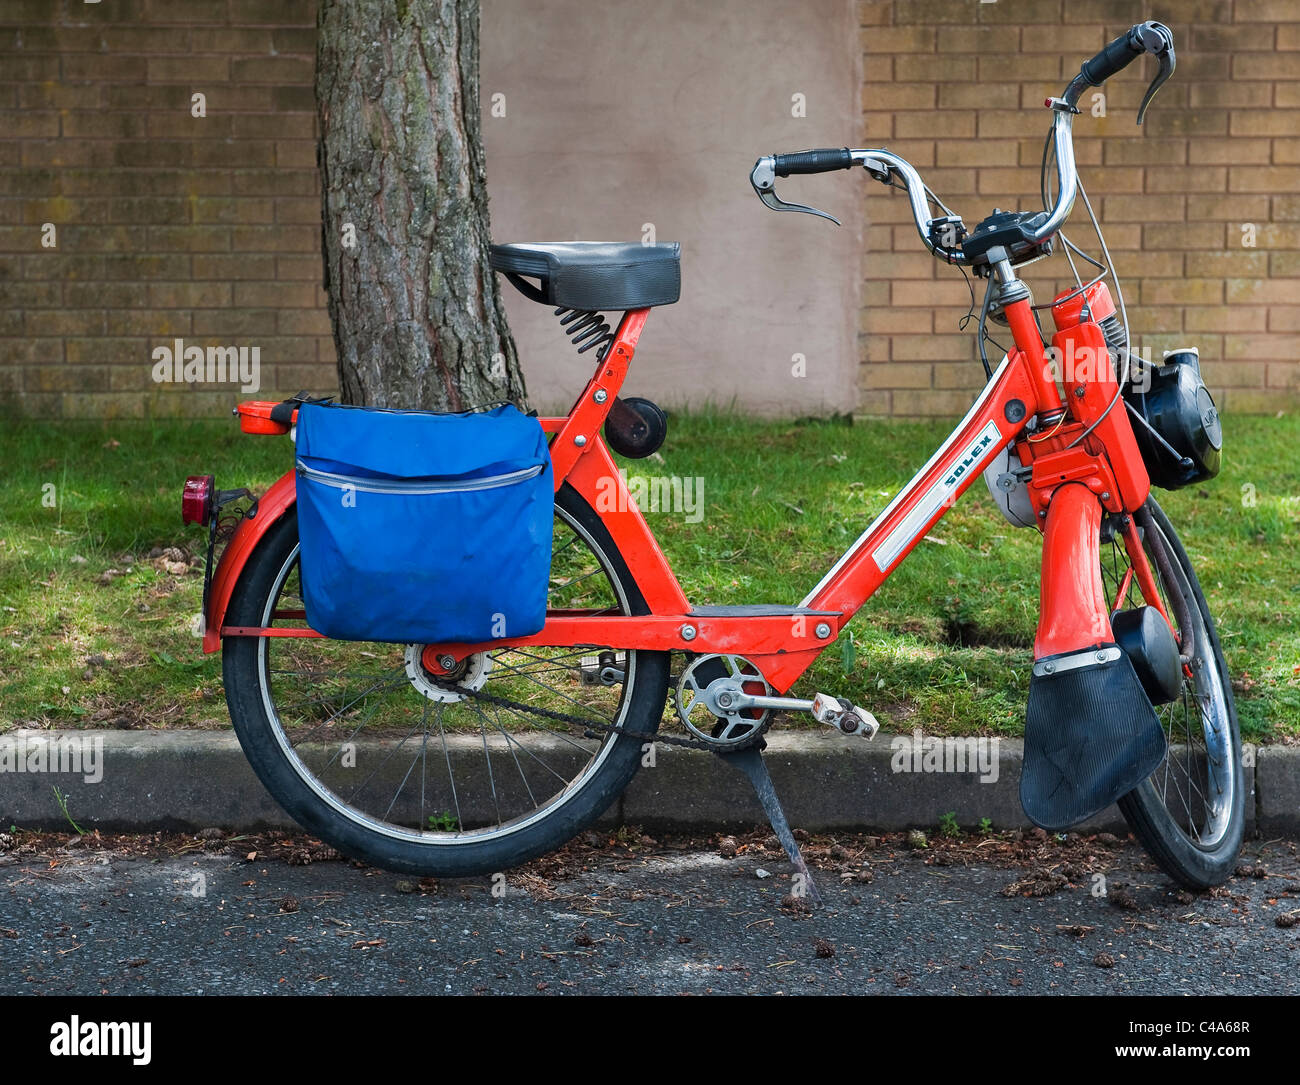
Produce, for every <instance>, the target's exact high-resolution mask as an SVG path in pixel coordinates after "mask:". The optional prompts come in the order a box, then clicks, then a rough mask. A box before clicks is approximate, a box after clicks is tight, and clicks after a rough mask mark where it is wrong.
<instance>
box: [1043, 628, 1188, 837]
mask: <svg viewBox="0 0 1300 1085" xmlns="http://www.w3.org/2000/svg"><path fill="white" fill-rule="evenodd" d="M1099 655H1101V656H1103V657H1104V662H1103V661H1100V660H1099V659H1098V656H1099ZM1165 748H1166V743H1165V732H1164V729H1163V728H1162V727H1161V726H1160V721H1159V720H1158V719H1156V714H1155V710H1154V709H1153V708H1152V707H1151V702H1150V701H1149V700H1147V696H1146V693H1145V692H1143V689H1142V683H1141V682H1139V681H1138V676H1137V673H1136V672H1135V671H1134V670H1133V664H1132V663H1131V662H1130V661H1129V658H1128V656H1126V655H1125V654H1124V653H1123V652H1122V651H1120V650H1119V649H1118V648H1116V647H1115V646H1114V645H1102V646H1100V647H1098V648H1094V649H1090V650H1089V651H1087V652H1086V653H1073V654H1071V655H1068V656H1061V657H1056V658H1054V659H1051V658H1049V659H1044V660H1039V661H1038V662H1036V663H1035V664H1034V671H1033V677H1032V678H1031V679H1030V681H1029V706H1028V708H1027V709H1026V711H1025V763H1024V767H1023V770H1022V771H1021V774H1020V805H1021V806H1022V807H1024V811H1025V814H1026V816H1027V817H1028V818H1029V820H1030V821H1032V822H1033V823H1034V824H1035V825H1037V826H1038V827H1039V828H1042V829H1046V830H1048V831H1049V832H1058V831H1060V830H1062V829H1066V828H1069V827H1070V826H1071V825H1077V824H1078V823H1079V822H1080V821H1083V820H1084V819H1086V818H1089V817H1091V816H1092V815H1093V814H1096V813H1098V812H1100V811H1102V810H1104V809H1105V808H1106V807H1107V806H1109V805H1110V804H1111V803H1113V802H1114V801H1115V800H1116V799H1118V798H1119V797H1120V796H1121V795H1125V794H1127V793H1128V792H1130V791H1132V790H1133V789H1134V788H1135V787H1137V786H1138V784H1140V783H1141V782H1142V781H1143V780H1145V779H1146V778H1147V777H1148V776H1150V775H1151V773H1152V772H1154V771H1155V769H1156V766H1158V765H1159V764H1160V762H1161V761H1162V760H1163V759H1164V756H1165Z"/></svg>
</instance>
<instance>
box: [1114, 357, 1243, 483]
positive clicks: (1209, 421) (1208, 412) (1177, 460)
mask: <svg viewBox="0 0 1300 1085" xmlns="http://www.w3.org/2000/svg"><path fill="white" fill-rule="evenodd" d="M1142 378H1147V384H1148V387H1146V388H1145V389H1144V388H1143V387H1142V385H1141V384H1140V383H1138V384H1133V385H1130V386H1128V387H1126V388H1125V390H1124V398H1125V399H1126V400H1127V401H1128V403H1129V405H1130V406H1131V407H1132V408H1133V409H1134V411H1136V412H1137V414H1138V415H1139V416H1140V420H1135V421H1134V424H1133V436H1134V437H1136V438H1137V443H1138V448H1139V449H1140V450H1141V452H1142V460H1143V462H1144V463H1145V464H1146V467H1147V473H1148V474H1149V475H1150V476H1151V482H1152V484H1153V485H1155V486H1159V487H1161V488H1162V489H1165V490H1178V489H1181V488H1182V487H1183V486H1188V485H1191V484H1192V483H1193V482H1204V481H1205V480H1206V479H1211V478H1213V477H1214V476H1215V475H1217V474H1218V473H1219V459H1220V454H1221V450H1222V448H1223V427H1222V425H1221V423H1220V421H1219V412H1218V409H1217V408H1216V407H1215V406H1214V398H1213V397H1212V396H1211V395H1210V390H1209V389H1208V388H1206V387H1205V381H1204V380H1202V379H1201V360H1200V357H1199V356H1198V355H1197V353H1196V351H1195V350H1194V349H1191V350H1178V351H1174V352H1172V353H1171V354H1169V355H1168V356H1167V357H1166V358H1165V360H1164V362H1163V364H1161V365H1159V366H1155V367H1154V368H1152V369H1149V370H1146V371H1144V372H1141V373H1139V375H1138V379H1139V380H1141V379H1142ZM1143 421H1145V422H1146V425H1143V424H1142V423H1143ZM1152 430H1155V433H1158V434H1159V435H1160V437H1162V438H1164V441H1166V442H1168V444H1169V445H1170V446H1171V447H1172V448H1173V449H1174V451H1173V452H1171V451H1170V450H1169V448H1167V447H1165V444H1163V443H1162V442H1161V441H1159V440H1157V438H1156V436H1155V434H1153V433H1152V432H1151V431H1152Z"/></svg>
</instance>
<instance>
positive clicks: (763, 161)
mask: <svg viewBox="0 0 1300 1085" xmlns="http://www.w3.org/2000/svg"><path fill="white" fill-rule="evenodd" d="M749 183H750V184H751V185H753V186H754V191H755V192H757V193H758V198H759V199H760V200H762V201H763V203H765V204H766V205H767V206H768V207H770V208H771V209H772V210H773V211H802V212H803V213H804V214H806V215H818V216H820V217H821V218H824V219H830V221H831V222H833V223H835V225H836V226H839V225H840V220H839V219H837V218H836V217H835V216H834V215H831V214H827V212H825V211H819V210H817V208H815V207H808V206H806V205H804V204H801V203H786V202H785V200H783V199H781V197H780V196H778V195H777V194H776V166H775V163H774V162H773V161H772V156H771V155H766V156H764V157H763V158H760V159H759V160H758V161H757V162H755V163H754V169H753V172H751V173H750V175H749Z"/></svg>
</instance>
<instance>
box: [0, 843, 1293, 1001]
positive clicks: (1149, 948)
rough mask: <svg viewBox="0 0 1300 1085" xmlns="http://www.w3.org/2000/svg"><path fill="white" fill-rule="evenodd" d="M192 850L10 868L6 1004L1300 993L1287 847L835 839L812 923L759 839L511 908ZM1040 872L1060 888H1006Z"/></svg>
mask: <svg viewBox="0 0 1300 1085" xmlns="http://www.w3.org/2000/svg"><path fill="white" fill-rule="evenodd" d="M189 839H190V841H191V842H190V843H188V844H186V843H185V842H184V838H182V839H181V841H180V842H179V843H178V842H177V841H176V840H173V841H170V842H166V841H165V842H164V844H163V845H162V846H160V847H158V848H156V849H154V851H153V852H152V853H150V852H149V849H143V851H135V850H134V849H129V848H128V849H114V848H113V847H111V846H107V847H100V848H91V847H87V846H84V845H83V846H78V847H74V848H70V849H65V848H63V847H61V846H60V847H51V846H50V845H49V843H48V841H47V842H45V843H43V844H42V845H40V846H38V847H37V848H36V849H35V850H34V851H33V850H31V849H30V848H28V849H26V853H20V852H18V851H15V850H12V849H11V850H10V851H9V852H7V853H5V854H3V855H0V994H20V993H41V994H50V995H87V994H98V993H107V994H146V993H147V994H177V993H201V994H269V993H276V992H293V993H319V994H326V993H348V994H366V993H385V994H391V993H403V992H409V993H419V994H427V993H433V994H440V993H441V994H457V995H468V994H481V993H493V994H503V993H524V994H537V993H539V992H540V993H543V994H546V995H554V994H564V993H568V992H581V993H584V994H601V995H616V994H627V993H640V994H678V993H684V992H689V993H696V994H703V993H711V992H717V993H731V994H736V993H743V994H754V993H768V994H770V993H778V992H780V993H785V994H801V993H816V994H828V993H876V994H888V995H896V994H910V993H921V992H925V993H938V994H942V993H963V994H981V993H995V994H1016V993H1026V994H1027V993H1046V992H1053V991H1061V992H1071V993H1076V994H1139V995H1146V994H1211V993H1217V994H1242V993H1251V994H1254V993H1271V994H1284V993H1291V994H1294V993H1297V992H1300V968H1298V967H1297V965H1300V925H1297V926H1279V925H1278V923H1277V919H1278V917H1279V916H1280V915H1284V913H1287V912H1290V911H1292V910H1293V909H1298V910H1300V861H1298V860H1297V854H1296V845H1295V844H1294V843H1288V842H1272V843H1268V844H1254V845H1248V848H1247V853H1246V855H1245V856H1243V862H1244V863H1245V864H1246V865H1247V867H1252V868H1254V869H1253V873H1247V872H1246V871H1243V872H1242V873H1241V876H1238V877H1235V878H1233V879H1232V881H1231V882H1229V884H1228V885H1227V886H1226V887H1224V888H1222V889H1219V890H1216V891H1213V892H1212V893H1210V894H1197V895H1191V894H1186V893H1182V894H1179V893H1178V892H1177V891H1176V889H1175V887H1174V886H1173V885H1172V884H1171V883H1170V882H1169V881H1168V880H1167V879H1166V878H1165V877H1164V876H1163V875H1161V874H1159V873H1158V872H1157V871H1155V870H1154V869H1153V868H1152V867H1151V866H1150V865H1149V864H1148V863H1147V862H1146V861H1145V859H1144V857H1143V855H1142V853H1141V852H1140V851H1139V850H1138V849H1137V848H1135V847H1134V846H1132V845H1130V844H1120V843H1118V842H1112V844H1111V845H1110V846H1109V848H1108V849H1105V850H1104V851H1103V853H1102V854H1101V856H1100V858H1099V857H1098V856H1097V855H1096V854H1094V855H1093V856H1092V858H1090V859H1084V860H1079V859H1078V857H1077V856H1074V857H1072V856H1071V855H1069V854H1067V849H1066V848H1065V847H1064V846H1063V845H1062V847H1061V854H1060V855H1057V854H1055V853H1054V852H1053V851H1052V850H1051V849H1052V847H1053V846H1054V845H1055V842H1054V841H1048V843H1047V844H1045V845H1044V846H1043V847H1042V848H1040V849H1039V852H1038V854H1037V855H1036V856H1034V857H1032V858H1029V859H1023V858H1022V859H1015V858H1014V857H1013V858H1011V859H1008V860H1000V861H998V862H994V863H988V862H984V861H982V860H981V856H982V855H987V854H989V853H988V852H987V851H982V849H981V846H980V844H979V842H978V841H968V842H965V843H963V844H962V845H960V846H954V847H952V848H951V849H950V850H949V851H947V852H945V853H943V855H940V854H938V853H936V852H935V851H933V850H925V851H913V850H909V849H908V848H906V847H905V846H903V844H902V838H901V837H897V838H887V839H885V840H883V841H880V842H875V841H874V840H873V839H872V838H867V841H866V843H865V844H864V843H862V842H861V841H850V842H849V844H848V846H847V849H845V848H844V846H843V845H842V846H841V849H837V852H838V856H839V858H840V859H841V860H845V861H843V862H840V863H839V864H838V868H837V869H829V870H823V871H821V872H819V874H818V880H819V884H820V885H821V886H822V888H823V892H824V894H825V897H826V907H824V908H823V909H821V910H819V911H816V912H814V913H812V914H807V913H805V912H804V911H802V910H799V909H797V907H796V906H795V903H794V902H793V898H791V899H787V900H786V903H785V906H784V907H783V906H782V900H783V898H786V896H787V894H788V893H789V892H790V882H789V878H788V873H787V872H788V870H789V867H788V864H786V863H784V862H783V861H781V860H780V859H779V858H778V857H777V856H776V854H775V853H773V852H771V851H767V852H764V851H763V850H762V849H761V846H759V845H756V844H755V845H751V846H749V847H748V848H744V847H742V849H741V854H740V855H738V856H736V857H734V858H730V859H727V858H722V857H721V856H720V854H719V849H718V847H717V844H716V841H711V840H708V839H701V840H696V841H687V842H683V841H667V842H649V843H647V844H645V845H644V846H639V845H634V846H632V847H630V848H629V847H615V846H612V844H611V843H610V842H602V843H601V846H600V847H595V848H591V849H586V850H585V851H583V852H582V853H581V854H577V855H568V854H566V855H562V856H561V857H560V858H559V859H556V860H550V861H547V862H545V863H543V864H541V865H534V866H531V867H527V868H524V869H523V871H521V872H516V873H512V874H509V875H507V876H506V877H505V879H504V881H502V880H501V879H498V882H497V893H496V894H495V895H494V892H493V884H492V882H491V881H490V880H489V879H470V880H464V881H442V882H440V883H437V884H436V885H434V884H432V883H426V884H423V885H422V884H412V883H410V882H405V883H403V882H402V879H401V878H399V877H398V876H394V875H392V874H388V873H385V872H382V871H376V870H374V869H368V868H363V867H359V866H357V865H355V864H352V863H350V862H347V861H342V860H330V861H322V862H313V863H311V864H310V865H291V864H290V863H289V862H285V861H284V858H283V856H282V855H276V856H269V857H268V854H267V853H266V852H265V851H263V852H262V853H259V854H258V857H257V858H255V859H252V860H250V859H249V858H248V855H249V854H250V853H249V852H246V851H245V850H244V849H245V848H246V847H249V846H250V845H249V844H247V843H234V844H231V845H229V846H227V847H226V848H225V853H224V854H222V853H220V852H218V853H215V854H214V853H212V851H211V850H206V851H205V850H203V848H202V846H201V845H199V844H198V843H197V842H193V841H192V838H189ZM752 839H753V840H758V839H760V838H759V837H758V836H757V835H756V836H755V837H753V838H752ZM723 850H726V849H725V848H724V849H723ZM124 853H125V854H128V855H130V856H131V857H126V858H124V857H123V855H124ZM945 855H946V856H947V857H946V858H944V856H945ZM1071 864H1073V865H1071ZM759 869H764V870H767V871H770V874H769V875H768V876H766V877H761V876H759V875H758V873H757V871H758V870H759ZM1061 871H1064V875H1062V874H1061ZM1099 877H1100V878H1102V879H1104V885H1105V887H1106V888H1107V890H1108V893H1107V895H1105V896H1096V895H1094V889H1095V888H1096V887H1097V886H1098V884H1099V882H1098V878H1099ZM868 878H869V879H870V880H869V881H868V880H867V879H868ZM1026 878H1028V879H1029V882H1028V883H1027V884H1026V885H1025V886H1024V887H1022V890H1021V892H1029V891H1032V888H1033V886H1035V885H1038V886H1041V887H1043V889H1045V890H1046V889H1050V890H1051V891H1050V892H1047V894H1046V895H1043V896H1024V895H1020V893H1017V894H1016V895H1011V896H1008V895H1004V891H1009V890H1007V887H1008V886H1009V885H1011V884H1012V883H1015V882H1017V881H1021V880H1023V879H1026ZM399 883H400V884H399ZM1062 883H1064V884H1062ZM1296 914H1297V915H1300V911H1297V913H1296ZM1287 922H1288V920H1287V919H1285V918H1284V919H1283V923H1284V924H1285V923H1287ZM1099 954H1107V955H1109V958H1110V959H1111V960H1113V965H1111V966H1110V967H1104V964H1105V960H1106V958H1104V957H1103V958H1100V960H1101V962H1102V963H1101V964H1099V963H1098V960H1099V958H1098V955H1099Z"/></svg>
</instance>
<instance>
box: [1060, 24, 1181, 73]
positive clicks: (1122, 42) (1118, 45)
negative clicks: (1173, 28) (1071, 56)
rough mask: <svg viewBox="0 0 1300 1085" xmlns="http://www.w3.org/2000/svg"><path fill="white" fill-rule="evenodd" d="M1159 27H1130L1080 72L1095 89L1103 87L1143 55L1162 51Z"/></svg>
mask: <svg viewBox="0 0 1300 1085" xmlns="http://www.w3.org/2000/svg"><path fill="white" fill-rule="evenodd" d="M1157 26H1159V24H1158V23H1150V22H1146V23H1138V24H1137V25H1135V26H1133V27H1130V28H1129V29H1128V30H1126V31H1124V33H1123V34H1121V35H1120V36H1119V37H1118V38H1116V39H1115V40H1114V41H1113V42H1111V43H1110V44H1109V45H1108V46H1106V48H1104V49H1103V50H1102V51H1101V52H1100V53H1098V54H1097V55H1096V56H1095V57H1093V58H1092V59H1091V60H1089V61H1086V62H1085V63H1084V65H1083V67H1082V68H1080V69H1079V71H1080V72H1081V73H1082V75H1083V77H1084V78H1085V79H1086V80H1088V82H1089V83H1091V84H1092V85H1093V86H1094V87H1099V86H1101V85H1102V84H1103V83H1104V82H1106V80H1107V79H1109V78H1110V77H1111V76H1112V75H1115V74H1116V73H1118V72H1122V71H1123V70H1124V69H1125V68H1127V67H1128V66H1129V65H1130V64H1132V63H1133V61H1135V60H1136V59H1137V58H1138V57H1140V56H1141V55H1142V54H1143V53H1155V52H1158V51H1159V50H1160V49H1161V47H1162V45H1163V42H1162V38H1161V36H1160V33H1159V31H1158V30H1157V29H1156V27H1157Z"/></svg>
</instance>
